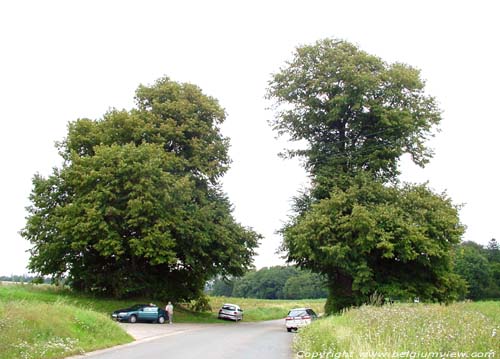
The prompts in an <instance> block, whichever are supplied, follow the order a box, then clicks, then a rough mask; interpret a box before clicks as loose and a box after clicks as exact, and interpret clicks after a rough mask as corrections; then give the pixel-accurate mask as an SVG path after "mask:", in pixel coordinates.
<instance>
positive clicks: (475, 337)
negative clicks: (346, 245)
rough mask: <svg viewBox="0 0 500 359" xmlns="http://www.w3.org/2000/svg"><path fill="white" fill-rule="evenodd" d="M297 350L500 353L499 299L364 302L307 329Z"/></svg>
mask: <svg viewBox="0 0 500 359" xmlns="http://www.w3.org/2000/svg"><path fill="white" fill-rule="evenodd" d="M294 349H295V351H296V353H297V356H299V357H305V356H306V355H310V356H312V355H314V354H313V353H316V354H315V356H314V357H316V358H320V357H321V356H323V357H325V358H326V357H329V358H341V357H350V358H371V357H389V358H390V357H399V358H401V357H406V358H410V357H412V358H421V357H439V356H435V355H444V356H446V355H461V354H460V353H462V355H464V356H463V357H472V356H473V355H477V356H476V357H489V358H494V357H498V355H500V353H499V352H500V303H499V302H484V303H457V304H452V305H449V306H444V305H438V304H396V305H392V306H383V307H371V306H363V307H360V308H358V309H351V310H349V311H346V312H344V313H343V314H342V315H338V316H331V317H327V318H324V319H322V320H319V321H317V322H315V323H313V324H312V325H310V326H309V327H306V328H304V329H303V330H301V331H300V332H299V335H298V336H297V337H296V338H295V341H294ZM452 353H455V354H452ZM465 355H467V356H465ZM495 355H496V356H495ZM452 357H453V356H452ZM458 357H460V356H458Z"/></svg>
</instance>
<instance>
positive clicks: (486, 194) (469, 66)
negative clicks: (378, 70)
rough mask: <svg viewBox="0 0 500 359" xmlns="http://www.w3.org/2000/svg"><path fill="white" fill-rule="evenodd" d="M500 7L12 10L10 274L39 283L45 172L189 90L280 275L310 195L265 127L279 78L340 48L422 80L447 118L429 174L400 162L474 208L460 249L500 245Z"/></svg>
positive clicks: (2, 252) (413, 176)
mask: <svg viewBox="0 0 500 359" xmlns="http://www.w3.org/2000/svg"><path fill="white" fill-rule="evenodd" d="M499 10H500V3H498V1H496V0H491V1H486V0H475V1H453V2H448V1H438V0H432V1H427V0H421V1H384V0H382V1H380V0H379V1H370V0H367V1H345V0H343V1H336V0H330V1H320V0H307V1H293V0H288V1H272V0H267V1H259V0H252V1H247V0H241V1H229V0H228V1H202V0H200V1H195V0H187V1H186V0H183V1H151V0H141V1H124V0H122V1H111V0H107V1H93V0H87V1H67V0H64V1H51V0H46V1H36V0H24V1H23V0H19V1H14V0H5V1H2V2H0V101H1V102H0V125H1V134H2V138H1V140H0V153H1V156H2V167H1V168H2V174H1V176H0V181H1V182H0V219H1V222H0V223H1V230H0V275H10V274H23V273H27V269H26V265H27V263H28V259H29V255H28V253H27V252H26V251H27V250H28V249H29V247H30V244H29V243H28V242H26V241H25V240H24V239H23V238H22V237H21V236H20V235H19V231H20V230H21V229H22V228H23V226H24V224H25V216H26V212H25V207H26V206H28V205H29V200H28V196H29V194H30V191H31V188H32V184H31V179H32V177H33V175H34V174H35V173H40V174H43V175H48V174H49V173H50V172H51V169H52V168H53V167H55V166H60V164H61V159H60V157H59V156H58V154H57V150H56V149H55V147H54V143H55V141H60V140H62V139H63V138H64V136H65V135H66V130H67V124H68V122H70V121H74V120H76V119H78V118H91V119H99V118H101V117H102V115H103V114H104V113H105V112H106V111H108V110H109V109H110V108H118V109H123V108H124V109H128V110H129V109H131V108H132V107H133V106H134V101H133V97H134V92H135V89H136V88H137V86H138V85H139V84H145V85H148V84H152V83H153V82H154V81H155V80H156V79H158V78H160V77H162V76H165V75H166V76H169V77H170V78H171V79H172V80H175V81H178V82H190V83H193V84H196V85H198V86H199V87H201V89H202V90H203V92H204V93H205V94H207V95H210V96H213V97H215V98H217V99H218V100H219V102H220V104H221V105H222V107H224V108H225V110H226V112H227V120H226V122H225V123H224V125H223V126H222V133H223V135H225V136H227V137H230V139H231V148H230V156H231V158H232V160H233V163H232V167H231V169H230V171H229V172H228V173H227V175H226V176H225V177H224V180H223V188H224V190H225V192H226V193H227V194H228V196H229V198H230V200H231V202H232V203H233V205H234V216H235V217H236V219H237V220H238V221H239V222H240V223H242V224H243V225H245V226H250V227H253V228H254V229H255V230H256V231H257V232H259V233H261V234H262V235H263V236H264V239H263V240H262V242H261V246H260V248H259V249H258V255H257V256H256V258H255V265H256V266H257V267H258V268H260V267H263V266H271V265H277V264H282V263H283V259H281V258H280V256H281V255H279V254H277V253H276V250H277V248H278V247H279V244H280V241H281V239H280V237H279V235H278V234H276V231H277V230H278V229H279V228H280V227H281V226H282V225H283V223H284V222H285V221H286V220H287V218H288V216H290V215H291V212H290V206H291V199H292V197H293V196H294V195H295V194H297V192H298V190H300V189H301V188H304V187H305V186H307V176H306V174H305V171H304V170H303V169H302V167H301V166H300V163H299V162H297V161H291V160H282V159H281V158H279V157H278V156H277V154H278V153H279V152H280V151H281V150H282V149H283V148H284V147H286V145H287V144H286V142H285V141H284V139H276V133H273V131H272V130H271V128H270V126H269V124H268V122H269V121H270V120H271V119H272V118H273V115H274V114H273V112H272V111H271V110H268V108H269V106H270V103H269V102H268V101H266V100H265V99H264V95H265V92H266V87H267V85H268V81H269V80H270V79H271V74H273V73H276V72H277V71H279V69H280V67H283V66H284V65H285V62H286V61H287V60H290V59H291V56H292V53H293V51H294V49H295V48H296V47H297V46H300V45H305V44H312V43H314V42H315V41H317V40H319V39H323V38H327V37H331V38H340V39H344V40H347V41H350V42H352V43H355V44H357V45H359V46H360V48H361V49H363V50H365V51H367V52H369V53H371V54H373V55H377V56H379V57H381V58H382V59H384V60H385V61H387V62H389V63H391V62H396V61H397V62H404V63H407V64H409V65H412V66H414V67H417V68H419V69H421V74H422V77H423V78H424V79H425V80H426V92H427V93H428V94H430V95H432V96H435V97H436V98H437V100H438V103H439V105H440V108H441V109H442V110H443V121H442V123H441V126H440V129H441V131H440V132H439V133H437V134H436V136H435V138H434V139H432V140H431V141H429V143H428V145H429V146H430V147H431V148H433V149H434V152H435V156H434V158H433V160H432V161H431V162H430V164H428V165H427V166H426V168H424V169H420V168H418V167H416V166H414V165H412V164H411V163H410V162H409V161H407V160H403V161H402V166H401V168H402V172H403V174H402V176H401V178H402V180H405V181H410V182H416V183H421V182H425V181H428V182H429V186H430V187H431V188H433V189H434V190H436V191H438V192H442V191H446V192H447V193H448V195H449V196H450V197H451V198H452V199H453V201H454V203H456V204H462V205H463V207H462V209H461V211H460V218H461V221H462V223H463V224H465V225H466V226H467V230H466V233H465V234H464V238H463V239H464V240H472V241H475V242H478V243H481V244H486V243H487V242H488V241H489V240H490V239H491V238H497V239H498V238H499V237H500V229H499V223H498V222H497V221H498V220H499V219H500V218H499V211H498V203H499V202H500V190H499V188H500V186H499V184H500V175H499V172H500V170H499V168H498V167H499V166H498V162H499V160H498V158H497V157H498V155H499V154H500V151H499V140H498V132H499V131H498V130H499V129H500V118H499V115H498V112H497V110H496V108H497V107H498V97H499V91H498V84H499V83H500V68H499V66H500V65H499V64H500V45H499V44H500V43H499V41H498V34H500V22H499V21H498V14H499V13H500V11H499Z"/></svg>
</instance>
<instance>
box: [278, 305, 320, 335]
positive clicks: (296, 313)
mask: <svg viewBox="0 0 500 359" xmlns="http://www.w3.org/2000/svg"><path fill="white" fill-rule="evenodd" d="M317 318H318V316H317V315H316V313H314V310H312V309H311V308H295V309H292V310H290V311H289V312H288V315H287V316H286V318H285V326H286V330H287V331H289V332H291V331H292V330H297V329H298V328H300V327H305V326H306V325H309V324H311V322H312V321H313V320H315V319H317Z"/></svg>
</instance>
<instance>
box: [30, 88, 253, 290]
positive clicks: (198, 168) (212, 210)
mask: <svg viewBox="0 0 500 359" xmlns="http://www.w3.org/2000/svg"><path fill="white" fill-rule="evenodd" d="M136 103H137V108H135V109H132V110H131V111H125V110H123V111H118V110H111V111H109V112H108V113H107V114H105V115H104V117H103V118H102V119H100V120H89V119H79V120H77V121H74V122H71V123H70V124H69V128H68V135H67V137H66V139H65V140H64V141H62V142H61V143H60V144H58V147H59V151H60V153H61V156H62V157H63V159H64V164H63V166H62V167H61V168H59V169H55V170H54V172H53V174H52V175H50V176H49V177H47V178H44V177H42V176H40V175H36V176H35V177H34V179H33V191H32V193H31V196H30V199H31V202H32V205H31V206H30V207H29V216H28V218H27V223H26V226H25V228H24V230H23V231H22V234H23V236H24V237H25V238H27V239H28V240H29V241H30V242H31V243H32V245H33V247H32V249H31V259H30V268H31V270H33V271H34V272H38V273H40V274H43V275H51V276H53V277H54V278H55V279H58V278H62V277H65V278H66V280H67V282H68V283H69V284H70V285H71V286H72V287H73V288H75V289H79V290H83V291H92V292H97V293H103V294H107V295H113V296H125V295H128V296H131V295H148V296H154V297H157V298H165V299H166V298H167V297H168V298H171V299H177V300H180V299H185V300H189V299H193V298H196V297H198V296H199V295H200V294H201V293H202V290H203V287H204V284H205V282H206V281H207V280H208V279H210V278H211V277H214V276H216V275H218V274H220V275H242V274H243V273H244V271H245V270H246V268H247V267H249V266H250V265H251V262H252V256H253V254H254V248H255V247H256V246H257V241H258V239H259V235H257V234H256V233H255V232H254V231H252V230H251V229H248V228H244V227H243V226H241V225H240V224H238V223H236V222H235V220H234V218H233V217H232V214H231V204H230V203H229V201H228V199H227V198H226V196H225V195H224V193H223V192H222V191H221V188H220V185H219V180H220V178H221V176H222V175H223V174H224V173H225V172H226V170H227V168H228V165H229V162H230V160H229V157H228V154H227V150H228V139H227V138H225V137H223V136H222V135H221V133H220V129H219V126H220V124H221V123H222V122H223V121H224V119H225V112H224V110H223V109H222V108H221V107H220V106H219V104H218V102H217V101H216V100H215V99H213V98H211V97H209V96H206V95H204V94H203V93H202V91H201V90H200V89H199V88H198V87H196V86H194V85H191V84H179V83H176V82H173V81H171V80H170V79H169V78H162V79H160V80H158V81H157V82H156V83H155V84H154V85H152V86H140V87H139V88H138V90H137V92H136Z"/></svg>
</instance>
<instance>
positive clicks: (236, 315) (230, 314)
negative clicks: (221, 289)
mask: <svg viewBox="0 0 500 359" xmlns="http://www.w3.org/2000/svg"><path fill="white" fill-rule="evenodd" d="M217 318H219V319H231V320H234V321H235V322H237V321H238V320H243V310H242V309H241V308H240V307H239V306H237V305H236V304H231V303H227V304H224V305H223V306H222V308H220V309H219V314H218V315H217Z"/></svg>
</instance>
